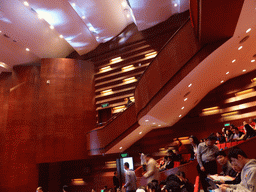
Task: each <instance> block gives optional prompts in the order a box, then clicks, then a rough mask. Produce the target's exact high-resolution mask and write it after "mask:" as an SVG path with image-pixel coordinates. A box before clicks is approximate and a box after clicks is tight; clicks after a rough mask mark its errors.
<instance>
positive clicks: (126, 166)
mask: <svg viewBox="0 0 256 192" xmlns="http://www.w3.org/2000/svg"><path fill="white" fill-rule="evenodd" d="M129 167H130V165H129V163H127V162H125V163H124V169H125V170H128V169H129Z"/></svg>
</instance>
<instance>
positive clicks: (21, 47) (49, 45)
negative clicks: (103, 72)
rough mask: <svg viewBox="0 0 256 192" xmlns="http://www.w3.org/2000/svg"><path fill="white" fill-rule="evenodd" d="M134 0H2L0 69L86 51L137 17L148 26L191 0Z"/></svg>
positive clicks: (142, 26)
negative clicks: (27, 49)
mask: <svg viewBox="0 0 256 192" xmlns="http://www.w3.org/2000/svg"><path fill="white" fill-rule="evenodd" d="M128 2H129V4H130V6H131V7H130V6H129V5H128V3H127V1H126V0H111V1H110V0H86V1H85V0H27V1H26V2H25V1H22V0H1V1H0V31H1V32H0V62H2V64H1V65H0V72H2V71H6V70H7V71H8V70H11V69H12V67H13V66H14V65H21V64H28V63H40V59H41V58H63V57H66V56H68V55H69V54H70V53H72V52H73V51H76V52H77V53H78V54H80V55H83V54H86V53H88V52H89V51H91V50H93V49H95V48H96V47H97V46H98V45H99V44H100V43H103V42H106V41H108V40H110V39H111V38H113V37H115V36H117V35H118V34H119V33H120V32H121V31H122V30H123V29H124V28H125V27H126V26H127V25H129V24H131V23H132V22H134V23H136V24H137V26H138V29H139V30H144V29H147V28H149V27H152V26H154V25H156V24H158V23H160V22H162V21H164V20H166V19H167V18H169V17H170V16H171V15H173V14H175V13H179V12H183V11H185V10H188V8H189V0H171V1H170V0H161V1H159V0H150V1H148V0H140V1H138V0H129V1H128ZM50 27H52V28H53V29H51V28H50ZM61 36H62V37H63V38H61ZM26 48H29V51H26Z"/></svg>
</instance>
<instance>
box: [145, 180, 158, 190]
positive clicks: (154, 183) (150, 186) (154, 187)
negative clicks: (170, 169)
mask: <svg viewBox="0 0 256 192" xmlns="http://www.w3.org/2000/svg"><path fill="white" fill-rule="evenodd" d="M147 192H161V188H160V187H159V185H158V181H156V180H152V182H150V183H148V184H147Z"/></svg>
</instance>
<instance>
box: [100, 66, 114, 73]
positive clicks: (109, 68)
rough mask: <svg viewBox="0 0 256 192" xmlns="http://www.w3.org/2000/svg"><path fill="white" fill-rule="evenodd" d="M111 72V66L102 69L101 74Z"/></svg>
mask: <svg viewBox="0 0 256 192" xmlns="http://www.w3.org/2000/svg"><path fill="white" fill-rule="evenodd" d="M109 70H111V67H110V66H107V67H102V68H101V69H100V72H101V73H103V72H106V71H109Z"/></svg>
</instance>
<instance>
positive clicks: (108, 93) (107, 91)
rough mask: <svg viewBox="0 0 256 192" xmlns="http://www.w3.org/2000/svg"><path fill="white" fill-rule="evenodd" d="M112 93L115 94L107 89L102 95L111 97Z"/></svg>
mask: <svg viewBox="0 0 256 192" xmlns="http://www.w3.org/2000/svg"><path fill="white" fill-rule="evenodd" d="M112 93H113V91H112V89H107V90H105V91H101V95H110V94H112Z"/></svg>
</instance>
